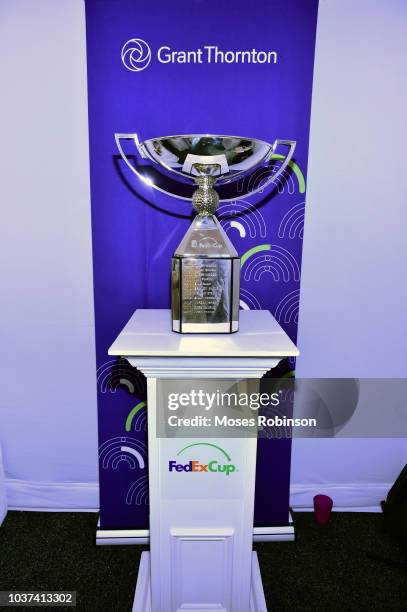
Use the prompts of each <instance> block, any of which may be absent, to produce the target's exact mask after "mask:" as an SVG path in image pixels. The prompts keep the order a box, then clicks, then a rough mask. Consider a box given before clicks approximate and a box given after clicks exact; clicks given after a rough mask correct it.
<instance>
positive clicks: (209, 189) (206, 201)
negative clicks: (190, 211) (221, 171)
mask: <svg viewBox="0 0 407 612" xmlns="http://www.w3.org/2000/svg"><path fill="white" fill-rule="evenodd" d="M215 182H216V178H215V177H213V176H211V175H209V174H202V175H200V176H197V177H195V183H196V184H197V185H198V189H197V190H196V191H195V192H194V194H193V196H192V205H193V207H194V208H195V210H196V212H197V213H198V215H213V214H214V213H215V211H216V209H217V207H218V204H219V196H218V194H217V193H216V191H215V190H214V188H213V185H214V184H215Z"/></svg>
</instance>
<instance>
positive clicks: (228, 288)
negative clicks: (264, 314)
mask: <svg viewBox="0 0 407 612" xmlns="http://www.w3.org/2000/svg"><path fill="white" fill-rule="evenodd" d="M239 280H240V259H239V258H238V257H218V258H217V257H191V256H189V257H173V258H172V282H171V284H172V291H171V302H172V331H174V332H177V333H179V334H233V333H235V332H237V331H238V329H239Z"/></svg>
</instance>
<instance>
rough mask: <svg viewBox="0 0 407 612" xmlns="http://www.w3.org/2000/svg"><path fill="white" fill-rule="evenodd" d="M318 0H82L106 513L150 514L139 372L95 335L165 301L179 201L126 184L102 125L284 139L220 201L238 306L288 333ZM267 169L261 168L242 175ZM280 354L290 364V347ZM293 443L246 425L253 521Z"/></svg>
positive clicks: (260, 517)
mask: <svg viewBox="0 0 407 612" xmlns="http://www.w3.org/2000/svg"><path fill="white" fill-rule="evenodd" d="M317 6H318V3H317V0H307V1H304V0H286V1H285V2H280V1H276V0H267V1H260V0H254V1H253V2H251V3H247V2H243V1H242V0H235V1H234V2H229V1H225V2H222V3H220V2H215V1H213V0H206V1H205V2H203V1H198V0H196V1H193V0H178V1H177V2H176V3H169V2H165V1H164V0H162V1H160V2H159V1H155V0H152V1H151V2H149V3H142V2H136V1H134V0H87V1H86V20H87V56H88V92H89V126H90V127H89V129H90V161H91V195H92V232H93V263H94V295H95V314H96V350H97V364H98V370H97V384H98V411H99V444H100V505H101V525H102V527H104V528H112V529H114V528H124V527H127V528H146V527H147V526H148V476H147V475H148V472H147V434H146V426H147V419H146V405H145V381H144V380H143V378H142V377H141V376H140V375H139V374H138V373H137V372H136V371H135V370H134V369H133V368H131V367H130V365H129V364H128V363H127V362H126V361H124V360H123V361H121V360H119V361H118V360H115V359H111V358H109V357H108V356H107V350H108V347H109V346H110V344H111V343H112V342H113V340H114V339H115V337H116V336H117V334H118V333H119V331H120V330H121V329H122V327H123V326H124V324H125V323H126V322H127V320H128V319H129V317H130V316H131V314H132V313H133V312H134V310H135V309H136V308H168V307H169V306H170V260H171V256H172V254H173V252H174V250H175V248H176V246H177V245H178V244H179V242H180V240H181V238H182V236H183V235H184V233H185V231H186V230H187V228H188V226H189V224H190V222H191V217H192V207H191V205H190V203H188V202H180V201H177V200H174V199H172V198H170V197H169V196H165V195H163V194H160V193H158V192H157V191H155V190H152V189H151V188H149V187H148V185H144V186H143V185H140V184H137V178H136V177H135V176H134V175H133V174H132V173H131V171H130V170H129V169H128V168H127V167H126V166H125V164H124V163H123V162H122V160H121V158H120V156H119V154H118V151H117V149H116V145H115V141H114V134H115V132H121V133H132V132H136V133H137V134H138V136H139V138H140V140H144V139H146V138H152V137H155V136H166V135H171V134H188V133H197V134H199V133H212V134H230V135H238V136H246V137H252V138H258V139H262V140H266V141H269V142H274V140H275V139H276V138H282V139H292V140H296V141H297V148H296V151H295V159H294V160H293V161H292V162H290V166H289V170H288V171H287V172H285V173H284V176H282V177H281V178H280V179H277V181H276V182H275V185H274V188H273V189H272V190H271V191H270V190H267V193H266V191H265V192H264V193H260V194H258V195H257V196H252V197H250V198H249V197H247V198H244V199H243V200H239V201H238V202H227V203H223V204H222V203H221V205H220V207H219V211H218V212H219V214H218V216H219V219H220V220H221V223H222V225H223V227H224V228H225V229H226V231H227V232H228V235H229V237H230V238H231V240H232V241H233V243H234V245H235V247H236V249H237V251H238V253H239V255H240V256H241V258H242V259H241V261H242V268H241V296H240V297H241V307H242V308H248V309H269V310H270V311H271V312H272V313H273V315H274V316H275V317H276V318H277V319H278V321H279V322H280V324H281V325H282V327H283V328H284V329H285V330H286V331H287V333H288V334H289V336H290V337H291V338H292V340H293V341H294V342H295V340H296V334H297V322H298V302H299V290H300V271H301V251H302V240H303V224H304V211H305V191H306V171H307V155H308V136H309V121H310V108H311V92H312V73H313V62H314V46H315V31H316V21H317ZM277 161H278V158H277ZM266 178H267V174H265V173H264V171H260V172H258V173H257V174H256V176H255V177H254V179H253V180H254V181H257V183H256V185H255V186H257V185H259V186H260V185H261V182H262V181H263V180H265V179H266ZM253 186H254V185H253ZM278 369H279V372H280V373H286V374H287V375H289V373H290V372H291V371H293V370H294V363H289V362H283V363H282V364H280V366H278ZM290 458H291V441H290V440H289V439H285V440H276V439H270V440H267V439H261V440H259V446H258V463H257V481H256V506H255V521H256V526H272V525H284V524H287V522H288V503H289V483H290Z"/></svg>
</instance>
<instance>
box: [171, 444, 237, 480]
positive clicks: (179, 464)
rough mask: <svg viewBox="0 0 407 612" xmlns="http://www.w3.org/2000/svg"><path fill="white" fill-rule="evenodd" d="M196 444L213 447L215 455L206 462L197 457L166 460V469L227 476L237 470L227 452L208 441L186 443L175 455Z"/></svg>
mask: <svg viewBox="0 0 407 612" xmlns="http://www.w3.org/2000/svg"><path fill="white" fill-rule="evenodd" d="M196 446H209V447H212V448H214V449H215V451H214V452H215V453H216V455H217V456H216V457H214V458H213V459H210V460H209V461H207V462H206V463H203V462H201V461H198V460H197V459H192V460H190V461H185V459H182V458H180V459H174V460H171V461H169V462H168V471H169V472H186V473H190V474H193V473H194V474H197V473H198V474H216V473H218V474H224V475H225V476H229V475H230V474H233V472H237V471H238V470H237V467H236V466H235V465H234V464H233V463H232V459H231V457H230V456H229V455H228V453H227V452H226V451H225V450H224V449H223V448H222V447H220V446H218V445H217V444H210V443H209V442H196V443H194V444H188V446H185V447H184V448H182V449H181V450H180V451H179V453H177V457H179V455H181V454H182V453H184V451H186V450H189V449H191V448H192V447H196Z"/></svg>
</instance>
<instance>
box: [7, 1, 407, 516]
mask: <svg viewBox="0 0 407 612" xmlns="http://www.w3.org/2000/svg"><path fill="white" fill-rule="evenodd" d="M406 13H407V6H406V4H405V2H403V1H402V0H400V1H397V0H391V1H390V2H389V1H387V0H376V1H375V2H370V1H369V0H358V2H352V1H351V0H321V1H320V11H319V23H318V33H317V56H316V63H315V80H314V95H313V111H312V125H311V144H310V163H309V175H308V196H307V197H308V202H307V213H306V224H305V241H304V257H303V274H302V286H301V307H300V326H299V345H300V348H301V351H302V355H301V358H300V359H299V360H298V374H299V375H300V376H314V377H321V376H330V377H335V376H349V377H355V376H370V377H372V376H384V377H392V376H406V369H407V368H406V364H407V360H406V358H405V354H404V347H405V346H406V340H407V338H406V323H405V313H404V312H403V307H404V303H405V297H406V290H405V284H404V286H403V283H405V282H406V281H405V278H406V275H405V265H404V263H405V255H404V252H405V246H404V244H405V229H404V228H405V227H406V223H405V222H406V212H407V211H406V205H405V202H406V197H405V196H406V186H405V185H406V183H405V181H404V156H403V153H404V151H403V147H404V142H405V141H406V140H407V139H406V137H407V133H406V123H405V112H404V109H405V107H406V83H405V81H404V82H402V81H401V78H402V75H403V74H405V71H404V65H403V57H405V55H406V51H407V40H406V39H405V36H404V35H403V28H404V24H405V21H406V16H407V15H406ZM22 41H23V42H24V44H22ZM0 50H1V54H2V57H3V59H5V60H6V61H3V69H2V96H1V99H0V106H1V113H0V117H1V119H0V121H1V134H2V147H1V148H0V157H1V159H0V167H1V168H2V191H3V197H2V221H3V227H4V228H6V229H3V233H2V240H1V243H0V249H1V252H2V261H3V262H5V264H6V265H3V266H2V271H1V279H0V282H1V287H2V317H1V320H0V335H1V338H2V342H3V350H2V354H1V358H0V359H1V364H0V371H1V375H2V391H1V397H0V401H1V406H0V443H1V444H2V447H3V461H4V465H5V470H6V484H7V494H8V505H9V507H18V508H27V509H65V508H72V509H73V508H78V509H88V508H97V506H98V489H97V424H96V384H95V357H94V319H93V300H92V292H93V290H92V259H91V229H90V202H89V163H88V134H87V94H86V45H85V15H84V3H83V0H58V2H55V1H54V0H35V1H33V0H3V1H2V2H1V4H0ZM403 78H405V77H403ZM45 160H46V163H45ZM404 310H405V309H404ZM335 322H337V323H336V324H335ZM406 461H407V444H406V442H405V441H404V440H402V439H400V440H384V439H383V440H362V441H360V440H320V441H318V440H314V441H310V440H295V441H294V448H293V461H292V483H293V485H292V504H293V505H294V506H296V507H310V506H311V504H312V495H313V494H314V493H315V492H327V493H329V494H331V495H332V496H333V497H334V501H335V505H336V507H337V508H355V509H363V508H364V509H366V508H367V509H375V508H377V505H378V502H379V500H380V499H381V498H382V497H383V496H384V494H385V492H386V491H387V488H388V487H389V486H390V484H391V482H392V481H393V480H394V478H395V476H396V474H397V472H398V471H399V469H400V468H401V467H402V465H404V463H405V462H406Z"/></svg>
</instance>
